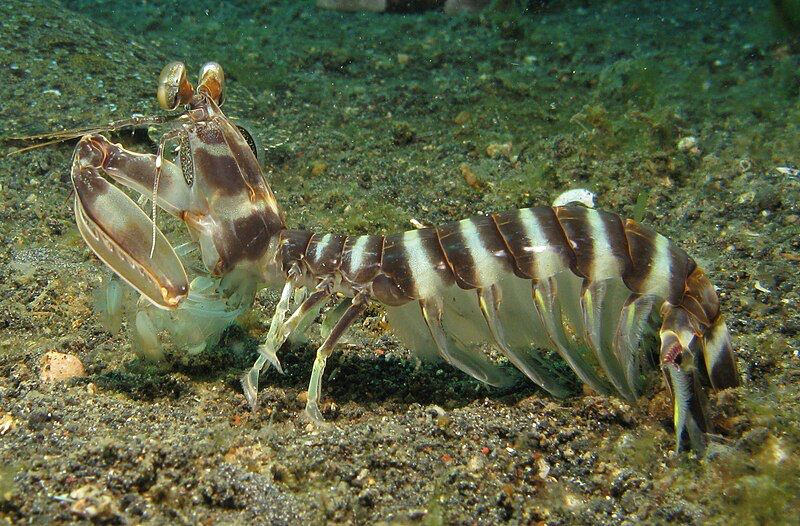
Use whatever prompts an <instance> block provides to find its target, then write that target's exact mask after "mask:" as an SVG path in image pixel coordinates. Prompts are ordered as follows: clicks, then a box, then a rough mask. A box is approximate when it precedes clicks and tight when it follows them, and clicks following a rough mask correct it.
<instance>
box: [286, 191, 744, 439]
mask: <svg viewBox="0 0 800 526" xmlns="http://www.w3.org/2000/svg"><path fill="white" fill-rule="evenodd" d="M283 238H284V240H285V241H284V242H282V246H284V249H283V252H282V254H283V265H284V267H285V268H288V266H289V265H290V264H293V263H295V262H298V261H300V262H302V264H303V265H304V268H305V269H306V271H307V272H308V273H310V274H311V275H313V276H315V277H317V278H320V277H322V276H324V275H335V277H336V279H334V281H335V282H336V283H340V284H341V288H342V290H345V291H348V290H349V291H350V292H351V295H354V294H361V295H367V296H369V297H370V298H372V299H375V300H377V301H379V302H381V303H383V304H385V305H387V309H388V316H389V322H390V325H391V326H392V327H393V329H394V330H395V332H396V333H397V334H398V336H399V337H400V338H401V339H402V340H403V341H404V343H405V344H406V345H407V346H408V347H409V348H410V349H412V350H414V351H415V352H416V353H417V355H418V356H420V357H421V358H432V357H438V358H441V359H444V360H445V361H447V362H448V363H450V364H452V365H453V366H455V367H457V368H459V369H461V370H462V371H464V372H466V373H468V374H470V375H471V376H473V377H475V378H477V379H479V380H481V381H483V382H487V383H489V384H492V385H506V384H509V383H511V382H513V381H515V374H514V372H513V370H509V369H506V368H502V367H500V366H499V365H498V364H497V363H495V362H494V361H492V360H490V359H489V358H488V356H487V355H486V354H485V353H484V352H483V350H485V349H486V348H488V347H493V348H494V349H496V350H497V351H499V352H500V353H501V354H502V355H504V356H505V357H506V358H507V359H508V361H509V362H510V363H511V364H512V365H514V367H515V368H516V369H517V370H519V371H521V372H522V373H523V374H524V375H525V376H527V377H528V378H529V379H530V380H532V381H533V382H535V383H536V384H537V385H539V386H540V387H542V388H543V389H544V390H546V391H547V392H549V393H551V394H552V395H554V396H556V397H563V396H566V395H567V394H568V393H569V392H570V388H569V385H570V383H571V380H570V379H569V378H565V377H564V376H563V374H560V373H559V372H558V369H559V368H558V367H554V360H553V357H552V356H550V355H549V354H548V353H555V354H557V355H558V356H560V357H561V358H562V359H563V361H564V362H566V363H567V364H568V365H569V366H570V368H571V369H572V370H573V371H574V372H575V374H576V375H577V376H578V378H579V379H580V380H581V381H582V382H584V383H585V384H587V385H589V386H590V387H591V388H592V389H594V390H595V391H597V392H599V393H617V394H618V395H620V396H622V397H623V398H625V399H628V400H631V401H633V400H635V399H636V397H637V396H638V394H639V393H640V391H641V383H642V377H643V375H642V367H641V360H640V356H641V354H642V353H641V352H640V351H639V344H640V341H641V339H642V335H643V333H644V332H645V330H646V329H647V327H648V326H649V323H650V316H651V313H652V312H653V311H654V310H655V311H656V312H660V313H661V315H662V319H663V323H662V328H661V340H662V346H661V368H662V371H663V373H664V376H665V378H666V381H667V384H668V386H669V388H670V391H671V393H672V396H673V400H674V414H675V427H676V434H677V437H678V448H679V449H681V450H682V449H686V448H688V447H692V448H694V449H697V450H702V449H703V447H704V444H705V434H706V433H707V432H708V430H709V424H708V420H707V418H706V416H705V413H704V409H703V403H704V400H703V392H704V391H703V388H704V387H703V386H704V385H708V384H710V385H711V386H712V387H713V388H715V389H721V388H725V387H731V386H735V385H738V381H739V380H738V373H737V371H736V365H735V360H734V357H733V352H732V348H731V344H730V337H729V336H728V332H727V329H726V327H725V324H724V322H723V321H722V318H721V316H720V315H719V304H718V301H717V297H716V294H715V293H714V289H713V287H712V286H711V284H710V282H709V281H708V279H707V278H706V277H705V275H704V274H703V273H702V271H701V270H700V269H698V268H697V265H696V264H695V262H694V261H693V260H692V259H691V258H690V257H689V256H688V255H686V253H685V252H684V251H683V250H681V249H680V248H678V247H677V246H675V245H674V244H673V243H671V242H669V241H668V240H667V239H666V238H665V237H663V236H661V235H659V234H657V233H655V232H653V231H652V230H650V229H648V228H646V227H643V226H641V225H639V224H637V223H635V222H634V221H631V220H622V219H621V218H620V217H619V216H617V215H616V214H612V213H607V212H602V211H597V210H594V209H590V208H585V207H582V206H565V207H554V208H551V207H537V208H526V209H521V210H515V211H511V212H506V213H502V214H492V215H490V216H477V217H473V218H470V219H465V220H463V221H458V222H454V223H449V224H446V225H443V226H441V227H436V228H424V229H418V230H412V231H409V232H405V233H401V234H394V235H390V236H357V237H345V236H335V235H330V234H329V235H325V236H319V235H316V234H315V235H312V234H309V233H306V232H301V231H285V233H284V234H283ZM698 350H699V352H698Z"/></svg>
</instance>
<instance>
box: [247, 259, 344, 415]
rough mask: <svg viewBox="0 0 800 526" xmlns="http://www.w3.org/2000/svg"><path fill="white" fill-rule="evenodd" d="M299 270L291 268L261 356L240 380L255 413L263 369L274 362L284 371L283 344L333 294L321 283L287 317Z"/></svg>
mask: <svg viewBox="0 0 800 526" xmlns="http://www.w3.org/2000/svg"><path fill="white" fill-rule="evenodd" d="M298 272H299V271H298V270H295V271H294V272H291V271H290V279H289V280H288V281H287V282H286V284H285V285H284V287H283V291H282V292H281V297H280V299H279V300H278V305H277V307H275V314H274V315H273V316H272V321H271V322H270V326H269V332H268V333H267V338H266V340H265V341H264V343H262V344H261V345H260V346H259V347H258V358H257V359H256V361H255V363H254V364H253V367H251V368H250V370H249V371H247V373H245V374H244V375H243V376H242V379H241V381H242V389H243V391H244V396H245V398H247V402H248V403H249V404H250V408H251V409H252V410H253V411H254V412H255V411H257V410H258V378H259V376H260V375H261V371H262V370H263V369H264V367H268V366H269V365H272V366H273V367H275V369H277V370H278V372H280V373H281V374H283V368H282V367H281V363H280V360H279V359H278V350H279V349H280V348H281V345H283V343H284V342H285V341H286V339H287V338H288V337H289V336H291V334H292V333H293V332H294V331H295V330H296V329H297V328H298V327H302V326H304V325H307V324H308V322H309V320H313V319H314V318H316V317H317V315H318V314H319V311H320V310H321V309H322V307H324V306H325V303H326V302H327V301H328V299H329V298H330V295H331V293H330V287H329V286H327V285H321V286H320V287H318V288H317V290H316V291H315V292H314V293H313V294H311V295H310V296H309V297H307V298H306V299H305V300H304V301H303V302H302V303H301V304H300V306H298V307H297V309H295V311H294V312H293V313H292V314H291V315H290V316H289V317H288V318H287V317H286V316H287V314H288V312H289V310H290V307H289V303H290V300H291V297H292V295H293V293H294V291H295V290H296V287H297V285H296V284H295V283H294V279H291V278H292V277H293V276H296V275H297V273H298Z"/></svg>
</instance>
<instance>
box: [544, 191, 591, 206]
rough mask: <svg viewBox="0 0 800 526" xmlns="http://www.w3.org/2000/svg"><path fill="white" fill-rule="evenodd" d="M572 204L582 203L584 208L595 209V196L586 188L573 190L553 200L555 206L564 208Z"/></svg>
mask: <svg viewBox="0 0 800 526" xmlns="http://www.w3.org/2000/svg"><path fill="white" fill-rule="evenodd" d="M570 203H580V204H582V205H583V206H587V207H589V208H594V194H593V193H592V192H590V191H589V190H586V189H585V188H573V189H572V190H567V191H566V192H564V193H562V194H561V195H559V196H558V197H556V198H555V199H554V200H553V206H564V205H568V204H570Z"/></svg>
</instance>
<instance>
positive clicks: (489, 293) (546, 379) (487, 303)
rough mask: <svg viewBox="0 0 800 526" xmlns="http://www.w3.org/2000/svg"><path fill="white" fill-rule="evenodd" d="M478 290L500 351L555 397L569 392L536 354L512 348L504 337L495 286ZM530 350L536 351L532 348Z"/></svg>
mask: <svg viewBox="0 0 800 526" xmlns="http://www.w3.org/2000/svg"><path fill="white" fill-rule="evenodd" d="M477 291H478V304H479V306H480V309H481V313H482V314H483V317H484V319H485V320H486V325H487V326H488V327H489V332H490V333H491V335H492V338H493V339H494V341H495V344H496V345H497V347H498V348H499V349H500V351H501V352H502V353H503V354H504V355H505V356H506V358H508V361H510V362H511V363H512V364H514V366H515V367H516V368H517V369H519V370H520V371H522V372H523V373H525V375H526V376H527V377H528V378H530V379H531V380H532V381H533V382H534V383H536V385H538V386H539V387H541V388H542V389H544V390H545V391H547V392H548V393H550V394H551V395H553V396H555V397H556V398H564V397H566V396H567V395H568V394H569V390H568V389H567V388H566V387H565V386H564V385H563V384H562V383H560V382H558V381H557V375H556V373H555V371H553V370H552V369H548V368H547V367H546V366H545V365H544V364H543V363H541V361H538V360H537V356H536V355H534V354H531V352H524V351H523V352H520V351H519V350H517V349H514V348H512V347H511V346H510V345H509V344H508V341H507V339H506V335H505V329H504V328H503V324H502V322H501V321H500V315H499V313H498V307H499V305H500V301H501V297H500V293H499V292H500V291H499V289H498V288H497V287H496V286H495V285H492V286H491V287H488V288H484V289H477ZM532 352H534V353H535V352H537V351H535V350H533V351H532Z"/></svg>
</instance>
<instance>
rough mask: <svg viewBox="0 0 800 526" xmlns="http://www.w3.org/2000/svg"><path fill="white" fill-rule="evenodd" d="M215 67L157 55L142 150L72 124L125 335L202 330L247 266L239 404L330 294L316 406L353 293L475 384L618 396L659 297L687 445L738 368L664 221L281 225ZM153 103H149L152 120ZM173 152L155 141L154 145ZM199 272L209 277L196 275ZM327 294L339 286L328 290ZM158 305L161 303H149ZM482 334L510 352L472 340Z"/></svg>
mask: <svg viewBox="0 0 800 526" xmlns="http://www.w3.org/2000/svg"><path fill="white" fill-rule="evenodd" d="M223 87H224V77H223V75H222V70H221V68H220V67H219V66H218V65H216V64H213V63H212V64H209V65H206V66H204V67H203V69H202V70H201V75H200V82H199V84H198V87H197V89H194V88H193V87H192V86H191V85H190V84H189V83H188V81H187V80H186V74H185V68H184V67H183V65H182V64H179V63H173V64H170V65H168V66H167V67H165V68H164V71H163V72H162V77H161V81H160V84H159V90H158V100H159V103H160V104H161V106H162V107H163V108H165V109H169V110H173V109H176V108H178V107H179V106H185V107H186V111H185V112H184V113H182V114H181V115H180V116H178V117H177V118H175V119H173V120H171V121H167V122H166V124H165V126H167V129H166V131H165V133H164V135H163V136H162V139H161V140H160V142H159V146H158V151H157V153H156V154H155V155H152V154H139V153H134V152H130V151H127V150H125V149H123V148H122V147H121V146H119V145H117V144H112V143H111V142H109V141H108V140H107V139H105V138H104V137H102V136H101V135H98V134H89V135H87V136H85V137H83V138H82V139H81V141H80V142H79V144H78V147H77V149H76V154H75V159H74V162H73V167H72V180H73V184H74V185H75V190H76V199H75V212H76V216H77V221H78V226H79V228H80V231H81V234H82V235H83V237H84V239H85V240H86V242H87V243H88V244H89V246H90V247H91V248H92V250H94V252H95V253H96V254H97V255H98V256H99V257H100V258H101V259H102V260H103V261H104V262H105V263H106V264H107V265H108V266H109V267H110V268H111V269H112V270H114V271H115V272H116V273H117V274H118V275H119V276H120V277H121V278H122V279H124V280H125V281H126V282H127V283H129V284H130V285H131V286H133V287H134V288H135V289H137V290H138V291H139V292H141V294H142V296H143V298H145V300H146V303H147V304H148V305H143V304H142V303H141V302H140V310H139V312H138V313H137V315H136V318H135V325H136V329H137V331H138V332H137V334H138V335H139V339H140V340H141V341H143V342H145V347H148V348H150V349H151V350H153V352H152V353H151V354H154V355H157V354H158V342H157V338H156V337H155V336H154V334H155V333H156V332H158V331H166V332H169V333H171V334H172V335H173V337H175V338H176V339H177V340H180V341H182V342H184V343H185V345H186V346H187V347H193V346H197V345H200V346H202V345H203V344H204V342H207V341H209V340H210V339H213V338H214V337H218V335H219V333H221V331H222V330H223V329H224V328H225V327H226V326H227V325H228V324H230V323H232V321H233V320H234V319H235V317H236V316H237V315H238V314H240V313H241V312H244V311H245V310H246V309H248V308H249V307H250V305H251V304H252V301H253V297H254V294H255V291H256V290H257V288H258V287H259V286H261V285H262V284H264V283H267V284H281V283H282V284H283V287H282V290H281V295H280V299H279V301H278V304H277V307H276V309H275V313H274V315H273V318H272V322H271V325H270V328H269V332H268V334H267V337H266V340H265V342H264V343H263V344H262V345H261V346H260V347H259V356H258V359H257V361H256V362H255V364H254V365H253V367H252V368H251V369H250V370H249V371H248V372H247V373H246V374H245V375H244V376H243V378H242V385H243V389H244V394H245V396H246V398H247V399H248V401H249V403H250V404H251V406H252V407H253V409H256V408H257V406H258V379H259V375H260V373H261V372H262V371H263V369H264V368H265V367H267V366H269V365H273V366H275V367H277V368H278V369H280V362H279V360H278V357H277V353H278V350H279V349H280V347H281V345H282V344H283V343H284V342H285V341H286V339H287V338H288V337H289V336H290V335H291V334H292V333H296V332H302V331H304V330H305V329H306V327H308V325H310V324H311V323H312V322H313V321H314V320H315V319H316V318H317V316H318V314H319V312H320V311H321V310H322V309H323V308H324V307H325V306H326V305H327V304H328V303H329V302H331V301H332V300H333V299H334V298H339V303H338V305H337V306H336V307H334V308H332V309H330V310H329V311H328V314H327V316H328V317H329V318H331V319H332V320H331V326H332V328H331V330H330V332H329V333H328V334H327V337H326V338H325V340H324V342H323V343H322V344H321V345H320V347H319V348H318V350H317V355H316V360H315V362H314V366H313V370H312V375H311V380H310V383H309V390H308V402H307V405H306V412H307V414H308V415H309V416H310V417H311V418H312V419H313V420H315V421H321V420H322V413H321V411H320V392H321V378H322V375H323V373H324V369H325V364H326V361H327V358H328V357H329V356H330V354H331V352H332V351H333V350H334V348H335V346H336V344H337V342H338V341H339V339H340V338H341V337H342V335H343V334H344V333H345V331H346V330H347V329H348V328H349V327H350V325H352V324H353V323H354V321H355V320H357V319H358V318H359V316H360V315H361V314H362V313H363V312H364V311H365V309H366V307H367V305H368V304H369V302H370V301H377V302H379V303H382V304H383V305H385V306H386V309H387V312H388V318H389V322H390V325H391V326H392V328H393V329H394V330H395V332H396V333H397V334H398V336H399V337H400V338H401V339H402V340H403V341H404V342H405V343H406V344H407V345H408V347H409V348H411V349H412V350H413V351H414V352H415V353H416V354H417V355H418V356H419V357H421V358H437V359H442V360H444V361H446V362H448V363H450V364H451V365H453V366H455V367H457V368H459V369H461V370H462V371H464V372H465V373H467V374H469V375H471V376H473V377H475V378H477V379H479V380H481V381H483V382H486V383H489V384H492V385H505V384H508V383H510V382H512V381H515V380H516V378H517V375H518V373H520V372H521V373H522V374H523V375H524V376H526V377H527V378H529V379H530V380H531V381H533V382H534V383H536V384H537V385H539V386H540V387H541V388H542V389H543V390H545V391H547V392H548V393H550V394H551V395H553V396H555V397H563V396H567V395H568V394H569V393H570V384H571V383H573V379H572V377H571V375H570V374H565V372H564V368H563V367H559V366H554V364H555V362H561V363H566V365H568V366H569V368H570V369H571V370H572V372H573V373H574V375H575V376H577V378H578V379H579V380H580V381H581V382H583V383H585V384H587V385H588V386H590V387H591V388H592V389H593V390H595V391H597V392H599V393H608V394H617V395H618V396H621V397H623V398H625V399H627V400H631V401H633V400H635V399H636V398H637V397H638V396H639V394H640V393H641V391H642V373H643V371H644V366H643V362H646V361H645V360H641V359H640V356H641V351H640V343H641V340H642V335H643V333H644V332H645V329H646V327H647V326H648V324H649V322H650V319H651V314H656V315H658V314H660V317H661V320H662V323H661V331H660V336H661V352H660V356H661V359H660V367H661V370H662V372H663V374H664V378H665V380H666V383H667V385H668V387H669V390H670V392H671V394H672V398H673V410H674V423H675V430H676V436H677V441H678V449H679V450H682V449H688V448H693V449H695V450H702V449H703V448H704V446H705V443H706V435H707V433H708V432H709V430H710V427H711V426H710V423H709V422H708V418H707V416H706V413H705V409H704V405H705V397H704V393H705V388H706V387H707V386H710V387H711V388H714V389H722V388H726V387H732V386H735V385H738V382H739V377H738V373H737V370H736V365H735V359H734V357H733V352H732V347H731V343H730V338H729V336H728V331H727V328H726V326H725V323H724V321H723V319H722V316H721V315H720V312H719V304H718V301H717V296H716V293H715V292H714V289H713V286H712V285H711V283H710V282H709V281H708V279H707V278H706V276H705V274H704V273H703V272H702V270H700V269H699V268H698V267H697V265H696V264H695V262H694V261H693V260H692V259H691V258H690V257H689V256H688V255H686V253H685V252H683V251H682V250H681V249H680V248H678V247H677V246H675V245H674V244H673V243H671V242H670V241H669V240H667V239H666V238H664V237H663V236H661V235H659V234H657V233H655V232H653V231H651V230H650V229H648V228H646V227H643V226H641V225H639V224H638V223H636V222H634V221H631V220H623V219H621V218H620V217H619V216H617V215H615V214H611V213H607V212H602V211H597V210H594V209H592V208H587V207H584V206H578V205H567V206H557V207H536V208H525V209H521V210H515V211H511V212H505V213H500V214H491V215H488V216H477V217H473V218H470V219H465V220H462V221H457V222H453V223H450V224H446V225H443V226H440V227H436V228H424V229H418V230H412V231H409V232H404V233H400V234H394V235H389V236H373V235H362V236H346V235H337V234H318V233H313V232H309V231H305V230H291V229H287V228H286V226H285V224H284V220H283V215H282V213H281V211H280V209H279V207H278V205H277V202H276V200H275V197H274V195H273V193H272V190H271V189H270V187H269V185H268V184H267V182H266V179H265V177H264V174H263V172H262V170H261V167H260V165H259V162H258V159H257V156H256V152H255V151H254V150H255V149H254V148H253V146H252V145H253V144H254V142H253V141H252V139H251V138H249V136H248V135H247V134H246V133H244V132H243V131H242V129H240V128H239V127H238V126H236V125H235V124H233V123H232V122H231V121H230V120H229V119H227V118H226V117H225V116H224V114H223V113H222V112H221V111H220V109H219V106H220V104H221V102H222V96H223ZM153 121H155V119H154V120H153ZM171 145H175V146H176V151H177V153H176V154H175V155H174V156H172V157H173V158H167V157H168V156H167V155H165V152H166V153H169V152H170V149H169V148H168V146H171ZM104 177H109V178H111V179H113V180H115V181H117V182H119V183H120V184H122V185H125V186H127V187H129V188H131V189H133V190H135V191H137V192H139V193H141V194H142V195H144V196H146V197H149V198H151V200H152V201H153V203H155V204H156V205H157V206H158V207H159V208H161V209H163V210H165V211H166V212H168V213H170V214H171V215H173V216H175V217H177V218H179V219H181V220H182V221H183V222H184V223H185V224H186V225H187V227H188V229H189V232H190V235H191V238H192V240H193V241H194V242H195V243H196V245H197V246H199V249H200V252H201V255H202V259H203V263H204V265H205V267H206V269H207V271H208V273H209V274H210V275H211V276H213V279H211V278H209V277H205V278H203V280H201V281H197V280H195V281H193V282H192V284H191V285H190V284H189V283H188V278H187V275H186V271H185V270H184V267H183V265H182V263H181V261H180V258H179V257H178V255H177V254H176V252H175V250H173V248H172V247H171V246H170V245H169V243H168V242H167V240H166V238H165V237H164V236H163V234H161V232H160V231H159V230H158V229H156V228H155V227H154V224H155V223H154V221H153V219H154V216H155V208H154V209H153V210H152V212H151V214H150V216H148V214H146V213H145V212H144V211H142V209H140V208H139V207H138V206H137V205H136V203H134V202H133V201H132V200H131V199H130V198H128V197H127V195H126V194H125V193H124V192H122V191H121V190H120V189H118V188H116V187H114V186H113V185H111V184H110V183H109V182H108V181H107V180H106V179H105V178H104ZM210 279H211V280H210ZM342 298H343V299H342ZM165 313H166V314H165ZM488 347H492V348H494V349H496V350H497V351H498V352H499V354H500V355H502V356H504V357H505V359H506V360H507V361H508V363H510V364H511V365H512V366H513V367H505V366H502V365H501V364H498V363H497V361H496V360H492V359H490V358H489V356H488V355H487V354H485V353H484V350H485V349H486V348H488Z"/></svg>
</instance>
